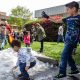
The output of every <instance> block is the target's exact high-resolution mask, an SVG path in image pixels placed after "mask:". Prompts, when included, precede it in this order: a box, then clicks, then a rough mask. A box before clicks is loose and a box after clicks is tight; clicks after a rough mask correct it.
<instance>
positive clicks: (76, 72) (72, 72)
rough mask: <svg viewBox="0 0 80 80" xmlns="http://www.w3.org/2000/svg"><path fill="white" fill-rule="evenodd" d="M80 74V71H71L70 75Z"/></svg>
mask: <svg viewBox="0 0 80 80" xmlns="http://www.w3.org/2000/svg"><path fill="white" fill-rule="evenodd" d="M78 73H79V71H78V70H75V71H71V73H69V74H78Z"/></svg>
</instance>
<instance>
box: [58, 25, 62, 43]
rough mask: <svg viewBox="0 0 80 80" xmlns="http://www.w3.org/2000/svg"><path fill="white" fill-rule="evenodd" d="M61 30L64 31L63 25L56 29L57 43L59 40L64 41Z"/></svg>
mask: <svg viewBox="0 0 80 80" xmlns="http://www.w3.org/2000/svg"><path fill="white" fill-rule="evenodd" d="M63 32H64V29H63V26H60V27H59V29H58V40H57V43H59V42H60V41H62V42H63V41H64V38H63Z"/></svg>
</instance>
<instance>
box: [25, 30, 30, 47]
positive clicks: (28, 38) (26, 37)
mask: <svg viewBox="0 0 80 80" xmlns="http://www.w3.org/2000/svg"><path fill="white" fill-rule="evenodd" d="M24 43H25V45H26V47H29V46H30V34H29V32H28V31H27V32H25V34H24Z"/></svg>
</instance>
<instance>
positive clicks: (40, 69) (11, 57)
mask: <svg viewBox="0 0 80 80" xmlns="http://www.w3.org/2000/svg"><path fill="white" fill-rule="evenodd" d="M35 53H36V52H35V51H33V54H35ZM16 61H17V53H16V52H14V51H13V50H12V49H11V48H9V49H6V50H3V51H0V80H14V78H13V74H12V67H13V66H15V65H16ZM48 69H49V65H48V64H44V63H43V62H40V61H38V60H37V64H36V66H35V67H34V68H32V69H30V70H29V73H30V76H33V78H34V79H35V80H47V79H46V78H47V75H48V73H49V72H50V70H48ZM45 71H46V73H47V74H46V73H45ZM18 72H19V71H18ZM42 73H43V74H42ZM50 73H51V72H50ZM44 75H45V76H46V77H45V76H44ZM39 76H40V77H39ZM48 76H50V77H51V75H48ZM49 80H51V79H49Z"/></svg>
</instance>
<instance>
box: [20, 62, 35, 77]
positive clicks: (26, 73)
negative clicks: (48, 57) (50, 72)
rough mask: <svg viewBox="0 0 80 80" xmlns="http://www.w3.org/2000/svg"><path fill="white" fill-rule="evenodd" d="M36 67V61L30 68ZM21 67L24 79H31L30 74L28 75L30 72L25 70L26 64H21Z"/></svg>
mask: <svg viewBox="0 0 80 80" xmlns="http://www.w3.org/2000/svg"><path fill="white" fill-rule="evenodd" d="M35 65H36V61H34V62H31V63H30V67H29V68H32V67H34V66H35ZM19 67H20V71H21V74H22V75H23V77H24V78H29V74H28V72H27V71H26V70H25V67H26V63H20V64H19Z"/></svg>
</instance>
